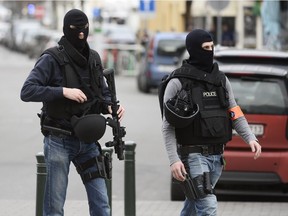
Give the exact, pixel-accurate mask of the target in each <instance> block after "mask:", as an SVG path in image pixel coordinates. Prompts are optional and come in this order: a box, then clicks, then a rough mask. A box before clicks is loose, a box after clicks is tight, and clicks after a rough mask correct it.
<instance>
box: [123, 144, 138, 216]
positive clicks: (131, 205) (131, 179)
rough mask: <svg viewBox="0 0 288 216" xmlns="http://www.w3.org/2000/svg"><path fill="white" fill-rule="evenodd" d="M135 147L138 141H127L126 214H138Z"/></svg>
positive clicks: (127, 215)
mask: <svg viewBox="0 0 288 216" xmlns="http://www.w3.org/2000/svg"><path fill="white" fill-rule="evenodd" d="M135 148H136V143H134V142H132V141H126V142H125V159H124V161H125V171H124V172H125V181H124V182H125V183H124V188H125V193H124V196H125V198H124V199H125V216H135V215H136V192H135Z"/></svg>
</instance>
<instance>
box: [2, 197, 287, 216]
mask: <svg viewBox="0 0 288 216" xmlns="http://www.w3.org/2000/svg"><path fill="white" fill-rule="evenodd" d="M182 204H183V203H182V202H170V201H137V202H136V215H137V216H177V215H179V213H180V210H181V208H182ZM33 215H35V201H34V200H0V216H33ZM112 215H113V216H124V201H113V203H112ZM218 215H219V216H247V215H253V216H288V204H287V203H285V202H283V203H272V202H219V210H218ZM65 216H89V213H88V204H87V202H86V201H84V200H67V201H66V205H65Z"/></svg>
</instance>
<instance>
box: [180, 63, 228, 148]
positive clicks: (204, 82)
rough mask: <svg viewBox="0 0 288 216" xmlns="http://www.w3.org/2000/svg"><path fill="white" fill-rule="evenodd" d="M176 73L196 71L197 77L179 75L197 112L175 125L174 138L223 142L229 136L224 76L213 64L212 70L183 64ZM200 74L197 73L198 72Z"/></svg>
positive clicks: (191, 142) (190, 142)
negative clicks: (185, 122) (189, 120)
mask: <svg viewBox="0 0 288 216" xmlns="http://www.w3.org/2000/svg"><path fill="white" fill-rule="evenodd" d="M179 73H189V74H194V75H196V74H198V76H197V75H196V77H197V79H195V78H194V79H187V78H180V81H181V83H182V85H184V84H185V85H186V86H187V85H188V86H189V89H190V91H191V95H192V100H193V103H196V104H198V105H199V113H198V115H197V116H196V117H195V119H194V121H193V122H192V123H191V124H190V125H189V126H187V127H185V128H176V129H175V131H176V139H177V143H179V144H180V145H206V144H226V143H227V142H228V141H229V140H231V138H232V124H231V120H230V117H229V116H228V112H227V108H228V95H227V90H226V86H225V85H226V77H225V75H224V74H223V73H222V72H220V71H219V70H218V65H217V64H214V69H213V71H212V73H211V74H210V73H209V74H208V73H205V72H203V71H200V72H199V70H197V69H196V68H194V67H191V66H190V65H189V66H187V65H183V66H182V68H180V69H179ZM200 74H201V76H199V75H200Z"/></svg>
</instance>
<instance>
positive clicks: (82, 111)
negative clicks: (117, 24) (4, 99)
mask: <svg viewBox="0 0 288 216" xmlns="http://www.w3.org/2000/svg"><path fill="white" fill-rule="evenodd" d="M63 24H64V25H63V33H64V36H62V37H61V39H60V40H59V42H58V44H59V45H58V46H54V47H51V48H48V49H46V50H45V51H44V52H43V53H42V55H41V56H40V57H39V59H38V60H37V62H36V64H35V65H34V67H33V68H32V70H31V72H30V74H29V76H28V77H27V79H26V81H25V82H24V84H23V87H22V89H21V99H22V100H23V101H25V102H28V101H31V102H42V104H43V106H42V108H41V111H42V112H41V114H39V117H40V125H41V132H42V134H43V135H44V141H43V142H44V155H45V163H46V165H47V183H46V185H45V193H44V202H43V214H41V215H43V216H48V215H64V203H65V200H66V192H67V185H68V175H69V170H70V164H71V163H73V165H74V166H75V167H76V169H77V172H78V174H79V175H80V177H81V180H82V182H83V184H84V186H85V189H86V192H87V198H88V202H89V213H90V214H89V215H90V216H96V215H97V216H100V215H101V216H109V215H111V214H110V206H109V199H108V194H107V188H106V186H105V178H110V177H111V176H110V175H109V172H110V171H111V169H110V168H109V167H111V165H109V164H110V162H109V161H107V160H105V159H104V158H103V155H102V151H101V145H100V143H99V142H98V140H99V139H100V138H101V137H102V136H103V134H104V133H105V129H106V119H105V118H104V117H103V116H102V115H101V114H109V113H110V114H111V112H112V111H111V108H110V107H109V105H110V104H111V91H110V90H109V88H108V86H107V83H106V82H105V79H104V74H103V66H102V61H101V58H100V55H99V53H98V52H97V51H96V50H93V49H90V47H89V45H88V43H87V37H88V33H89V22H88V18H87V16H86V15H85V13H83V12H82V11H80V10H78V9H72V10H70V11H68V12H67V13H66V15H65V16H64V21H63ZM124 111H125V110H124V108H123V107H122V106H121V105H119V108H118V110H117V113H118V117H119V120H121V119H122V117H123V114H124ZM101 117H102V118H101ZM101 122H102V123H101ZM104 160H105V162H104ZM101 164H102V165H101ZM108 170H110V171H109V172H107V171H108Z"/></svg>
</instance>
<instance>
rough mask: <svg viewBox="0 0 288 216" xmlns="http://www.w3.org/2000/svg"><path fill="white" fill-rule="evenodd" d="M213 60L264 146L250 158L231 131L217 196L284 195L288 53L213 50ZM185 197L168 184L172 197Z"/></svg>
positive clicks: (287, 160) (287, 161) (287, 156)
mask: <svg viewBox="0 0 288 216" xmlns="http://www.w3.org/2000/svg"><path fill="white" fill-rule="evenodd" d="M215 61H216V62H218V64H219V68H220V70H221V71H223V72H224V73H225V74H226V76H227V77H228V78H229V80H230V82H231V86H232V88H233V92H234V96H235V99H236V101H237V103H238V105H240V107H241V108H242V111H243V112H244V114H245V117H246V119H247V121H248V123H249V126H250V128H251V130H252V132H253V133H254V134H255V135H256V137H257V139H258V140H259V142H260V144H261V146H262V155H261V157H260V158H258V159H257V160H254V159H253V153H252V152H251V149H250V147H249V145H247V144H245V143H244V141H243V140H242V139H241V138H240V136H238V134H237V133H236V132H235V131H234V132H233V138H232V140H231V141H230V142H229V143H228V144H227V145H226V148H225V152H224V157H225V159H226V162H227V164H226V166H225V169H224V171H223V173H222V175H221V177H220V179H219V182H218V184H217V185H216V192H217V194H219V195H244V194H245V195H250V196H251V195H264V194H265V195H277V196H288V172H287V167H288V100H287V98H288V53H286V52H273V51H260V50H237V49H225V50H218V51H216V52H215ZM183 198H184V195H183V193H182V191H180V188H178V187H177V185H174V184H172V183H171V199H172V200H179V199H183Z"/></svg>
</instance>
